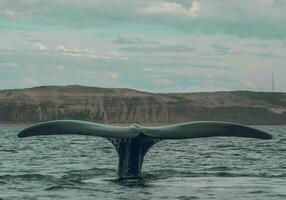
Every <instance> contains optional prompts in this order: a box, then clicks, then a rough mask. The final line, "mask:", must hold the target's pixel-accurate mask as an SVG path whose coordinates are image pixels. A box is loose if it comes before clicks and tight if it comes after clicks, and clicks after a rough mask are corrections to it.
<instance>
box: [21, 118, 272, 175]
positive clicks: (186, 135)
mask: <svg viewBox="0 0 286 200" xmlns="http://www.w3.org/2000/svg"><path fill="white" fill-rule="evenodd" d="M62 134H76V135H90V136H98V137H103V138H106V139H107V140H108V141H109V142H111V143H112V144H113V146H114V147H115V149H116V150H117V153H118V156H119V164H118V170H117V174H118V176H119V177H120V178H129V177H137V176H139V175H140V173H141V169H142V163H143V159H144V155H145V154H146V153H147V151H148V150H149V149H150V147H151V146H152V145H154V144H156V143H157V142H159V141H161V140H167V139H195V138H203V137H218V136H226V137H246V138H259V139H271V138H272V136H271V135H270V134H268V133H266V132H263V131H260V130H258V129H254V128H251V127H248V126H244V125H240V124H234V123H227V122H208V121H206V122H189V123H181V124H174V125H166V126H141V125H137V124H134V125H127V126H111V125H103V124H97V123H92V122H84V121H78V120H55V121H48V122H43V123H39V124H36V125H33V126H31V127H28V128H26V129H24V130H22V131H21V132H20V133H19V134H18V137H30V136H39V135H62Z"/></svg>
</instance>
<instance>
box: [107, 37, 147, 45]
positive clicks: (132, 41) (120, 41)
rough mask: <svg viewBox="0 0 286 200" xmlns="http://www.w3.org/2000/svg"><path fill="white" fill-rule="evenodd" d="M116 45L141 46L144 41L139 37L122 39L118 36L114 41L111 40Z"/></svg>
mask: <svg viewBox="0 0 286 200" xmlns="http://www.w3.org/2000/svg"><path fill="white" fill-rule="evenodd" d="M113 42H114V43H116V44H142V43H144V42H145V41H144V40H143V39H141V38H140V37H124V36H119V37H117V38H116V39H115V40H113Z"/></svg>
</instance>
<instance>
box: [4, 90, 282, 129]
mask: <svg viewBox="0 0 286 200" xmlns="http://www.w3.org/2000/svg"><path fill="white" fill-rule="evenodd" d="M54 119H79V120H87V121H94V122H100V123H112V124H117V123H119V124H126V123H142V124H167V123H178V122H186V121H197V120H215V121H230V122H237V123H244V124H286V93H267V92H249V91H235V92H203V93H148V92H141V91H136V90H131V89H124V88H122V89H112V88H97V87H84V86H78V85H72V86H41V87H35V88H29V89H15V90H0V123H33V122H39V121H46V120H54Z"/></svg>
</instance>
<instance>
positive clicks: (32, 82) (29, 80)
mask: <svg viewBox="0 0 286 200" xmlns="http://www.w3.org/2000/svg"><path fill="white" fill-rule="evenodd" d="M23 82H24V83H25V84H27V85H29V86H39V85H41V84H40V82H39V81H37V80H35V79H32V78H25V79H23Z"/></svg>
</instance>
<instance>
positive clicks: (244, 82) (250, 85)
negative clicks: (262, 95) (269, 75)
mask: <svg viewBox="0 0 286 200" xmlns="http://www.w3.org/2000/svg"><path fill="white" fill-rule="evenodd" d="M240 83H241V85H242V87H243V88H244V89H246V90H256V89H257V86H256V85H255V83H253V82H252V81H249V80H241V81H240Z"/></svg>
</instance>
